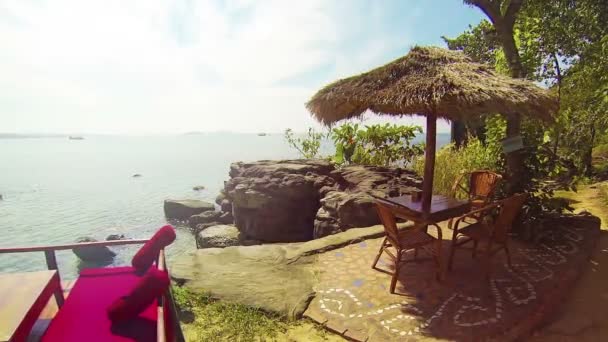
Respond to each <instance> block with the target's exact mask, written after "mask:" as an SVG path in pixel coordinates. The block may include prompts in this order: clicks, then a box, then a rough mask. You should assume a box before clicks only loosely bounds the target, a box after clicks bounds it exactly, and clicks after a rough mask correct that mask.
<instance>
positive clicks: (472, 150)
mask: <svg viewBox="0 0 608 342" xmlns="http://www.w3.org/2000/svg"><path fill="white" fill-rule="evenodd" d="M500 161H501V153H500V149H499V148H498V147H497V146H496V145H493V144H488V145H487V146H484V145H483V144H482V143H481V141H480V140H479V139H477V138H474V137H470V138H469V142H468V144H467V145H466V146H463V147H461V148H459V149H457V148H455V146H454V145H453V144H449V145H446V146H444V147H442V148H441V149H440V150H439V151H437V154H436V156H435V178H434V180H433V191H434V192H435V193H437V194H443V195H449V194H450V192H451V189H452V186H453V185H454V181H455V180H456V178H458V176H459V175H460V174H462V173H467V172H471V171H474V170H491V171H497V172H499V171H500ZM412 167H413V169H414V171H416V173H417V174H419V175H420V176H423V175H424V157H423V156H421V157H418V158H416V159H415V160H414V163H413V165H412Z"/></svg>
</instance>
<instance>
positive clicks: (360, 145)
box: [331, 123, 424, 166]
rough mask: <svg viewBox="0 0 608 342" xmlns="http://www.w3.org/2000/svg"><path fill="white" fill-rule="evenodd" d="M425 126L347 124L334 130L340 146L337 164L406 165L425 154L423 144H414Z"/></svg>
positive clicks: (334, 139)
mask: <svg viewBox="0 0 608 342" xmlns="http://www.w3.org/2000/svg"><path fill="white" fill-rule="evenodd" d="M417 133H422V127H420V126H409V125H396V124H392V125H391V124H388V123H387V124H384V125H381V124H377V125H369V126H365V128H360V127H359V124H356V123H355V124H352V123H346V124H343V125H342V126H340V127H337V128H334V129H333V130H332V131H331V138H332V140H333V141H334V144H335V146H336V154H335V156H334V158H333V159H334V162H335V163H336V164H338V165H342V164H351V163H354V164H363V165H378V166H391V165H400V166H403V165H406V164H408V163H410V162H411V160H412V159H413V158H414V157H416V156H418V155H420V154H422V153H423V152H424V148H423V145H422V144H415V145H414V144H412V140H413V139H414V138H415V137H416V134H417Z"/></svg>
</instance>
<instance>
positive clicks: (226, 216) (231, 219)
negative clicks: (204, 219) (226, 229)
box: [218, 211, 234, 224]
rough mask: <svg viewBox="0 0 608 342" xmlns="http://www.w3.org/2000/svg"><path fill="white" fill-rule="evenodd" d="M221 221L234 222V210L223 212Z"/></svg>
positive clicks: (225, 222)
mask: <svg viewBox="0 0 608 342" xmlns="http://www.w3.org/2000/svg"><path fill="white" fill-rule="evenodd" d="M218 221H219V222H222V223H224V224H232V223H234V216H232V212H230V211H227V212H222V215H221V216H220V217H219V218H218Z"/></svg>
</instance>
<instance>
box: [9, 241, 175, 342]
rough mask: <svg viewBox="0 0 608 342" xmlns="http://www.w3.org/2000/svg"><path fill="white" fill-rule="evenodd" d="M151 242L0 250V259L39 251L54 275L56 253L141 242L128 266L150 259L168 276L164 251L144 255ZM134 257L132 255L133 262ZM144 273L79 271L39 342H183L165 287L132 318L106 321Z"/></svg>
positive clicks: (115, 269) (112, 269)
mask: <svg viewBox="0 0 608 342" xmlns="http://www.w3.org/2000/svg"><path fill="white" fill-rule="evenodd" d="M156 235H158V234H156ZM156 235H155V236H156ZM153 241H154V237H153V238H152V239H150V240H118V241H103V242H89V243H80V244H70V245H61V246H41V247H20V248H4V249H0V254H2V253H16V252H40V251H44V252H45V254H46V257H47V266H48V268H49V269H51V270H52V269H55V270H56V269H57V263H56V261H55V255H54V253H55V251H56V250H65V249H73V248H78V247H86V246H108V245H126V244H142V243H144V244H145V245H144V248H142V249H140V252H139V253H138V255H139V259H138V261H139V263H138V262H134V264H135V265H136V266H139V265H140V264H141V261H142V260H143V261H144V264H145V263H146V262H147V261H149V262H152V259H151V258H150V256H151V255H152V257H153V258H154V259H156V262H155V263H154V265H153V266H151V267H156V268H157V269H158V270H160V271H162V272H167V273H168V270H167V267H166V264H165V257H164V249H162V248H161V249H160V250H158V249H156V250H153V251H152V253H149V252H150V250H151V248H149V247H150V245H154V243H153ZM150 242H152V243H150ZM146 247H148V248H146ZM156 247H158V246H156ZM152 249H153V248H152ZM142 251H146V252H148V253H147V255H141V254H142V253H141V252H142ZM137 258H138V256H137V255H136V257H135V258H134V259H137ZM146 260H147V261H146ZM148 265H149V264H148ZM146 266H147V265H146ZM144 274H145V269H141V267H140V270H138V269H136V268H135V267H131V266H126V267H109V268H96V269H85V270H83V271H82V272H81V273H80V276H79V277H78V279H77V280H76V282H75V284H74V286H73V287H72V289H71V290H70V292H69V295H68V297H67V298H65V302H64V303H63V305H61V307H60V309H59V311H58V312H57V314H56V315H55V317H54V318H53V319H52V320H51V323H50V324H49V326H48V328H47V330H46V331H45V333H44V335H43V336H42V339H41V341H45V342H50V341H61V342H71V341H84V342H97V341H100V342H101V341H104V342H105V341H142V342H144V341H159V342H164V341H177V342H181V341H184V337H183V334H182V331H181V328H180V326H179V320H178V318H177V314H176V310H175V305H174V302H173V296H172V293H171V288H170V287H169V288H167V289H166V290H164V291H163V292H164V293H163V294H162V295H160V296H158V297H157V299H155V300H154V301H153V302H152V303H150V304H149V305H148V306H147V307H146V308H145V309H144V310H143V311H142V312H140V313H139V314H138V315H137V316H136V317H134V318H132V319H129V320H124V321H122V322H112V321H111V320H110V318H109V316H108V308H109V307H110V306H111V305H112V304H113V303H114V302H115V301H116V300H117V299H119V298H122V297H125V296H127V295H129V294H130V293H131V291H132V290H133V289H134V288H135V287H136V286H137V285H138V283H139V282H140V281H141V279H142V278H143V275H144ZM60 297H61V296H60ZM60 302H63V298H61V299H58V303H60Z"/></svg>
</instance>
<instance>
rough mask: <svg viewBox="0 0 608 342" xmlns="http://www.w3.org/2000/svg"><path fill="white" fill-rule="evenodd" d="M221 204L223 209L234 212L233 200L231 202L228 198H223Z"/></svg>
mask: <svg viewBox="0 0 608 342" xmlns="http://www.w3.org/2000/svg"><path fill="white" fill-rule="evenodd" d="M219 206H220V210H221V211H224V212H230V213H231V212H232V202H230V201H229V200H227V199H224V200H222V201H221V202H220V203H219Z"/></svg>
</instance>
